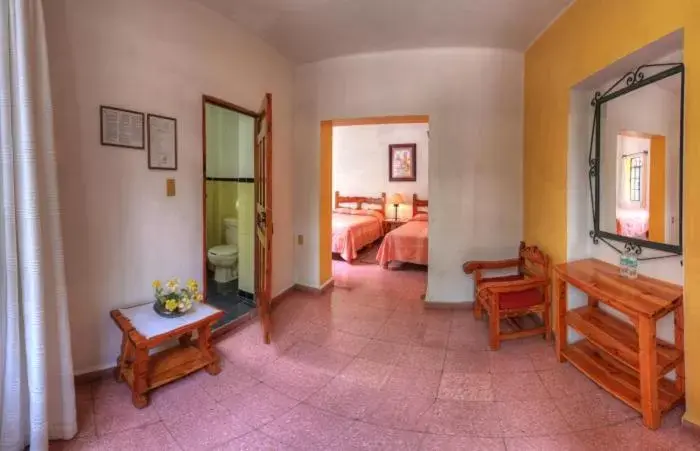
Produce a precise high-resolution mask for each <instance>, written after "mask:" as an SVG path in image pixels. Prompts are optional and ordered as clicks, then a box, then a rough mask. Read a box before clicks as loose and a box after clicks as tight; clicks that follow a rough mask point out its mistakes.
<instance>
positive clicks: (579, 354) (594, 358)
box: [563, 340, 683, 414]
mask: <svg viewBox="0 0 700 451" xmlns="http://www.w3.org/2000/svg"><path fill="white" fill-rule="evenodd" d="M563 354H564V357H565V358H566V360H568V361H569V362H570V363H571V364H572V365H573V366H575V367H576V368H577V369H578V370H579V371H581V372H582V373H583V374H585V375H586V376H588V377H589V378H590V379H591V380H592V381H594V382H595V383H596V384H598V385H600V386H601V387H602V388H603V389H605V390H606V391H607V392H608V393H610V394H612V395H613V396H615V397H616V398H617V399H619V400H620V401H622V402H624V403H625V404H627V405H628V406H630V407H631V408H633V409H634V410H636V411H637V412H639V413H640V414H644V409H643V408H642V393H641V390H640V378H639V373H637V372H635V371H633V370H631V369H629V368H628V367H626V366H624V365H621V364H619V363H618V362H617V361H615V360H614V359H612V358H610V357H609V356H608V355H607V354H606V353H604V352H601V351H599V350H598V349H597V348H596V347H595V346H593V345H592V344H590V343H589V342H588V341H587V340H581V341H579V342H577V343H575V344H572V345H569V346H567V348H566V350H564V351H563ZM658 399H659V400H658V402H659V412H660V413H661V414H664V413H666V412H668V411H669V410H671V409H673V408H674V407H675V406H676V405H677V404H678V403H680V402H681V401H683V392H681V391H678V389H677V388H676V387H675V385H674V383H673V382H672V381H670V380H668V379H665V378H663V377H662V378H660V379H659V387H658Z"/></svg>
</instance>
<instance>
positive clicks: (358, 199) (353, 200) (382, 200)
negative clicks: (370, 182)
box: [335, 191, 386, 213]
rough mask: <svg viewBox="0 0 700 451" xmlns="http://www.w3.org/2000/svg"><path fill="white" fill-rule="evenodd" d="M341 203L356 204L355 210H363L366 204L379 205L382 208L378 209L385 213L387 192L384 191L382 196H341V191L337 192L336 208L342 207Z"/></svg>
mask: <svg viewBox="0 0 700 451" xmlns="http://www.w3.org/2000/svg"><path fill="white" fill-rule="evenodd" d="M340 204H355V207H354V208H355V210H362V209H363V208H362V206H363V205H364V204H369V205H379V206H380V207H382V208H381V210H380V209H379V208H377V211H381V212H382V213H384V208H386V193H382V195H381V197H362V196H341V195H340V191H336V192H335V208H341V207H340Z"/></svg>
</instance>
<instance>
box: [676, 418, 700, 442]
mask: <svg viewBox="0 0 700 451" xmlns="http://www.w3.org/2000/svg"><path fill="white" fill-rule="evenodd" d="M687 416H688V414H687V413H686V414H685V415H683V419H682V420H681V426H682V427H683V429H685V430H687V431H690V432H692V433H693V434H695V435H696V436H697V437H698V439H700V424H698V423H695V422H694V421H690V419H689V418H686V417H687Z"/></svg>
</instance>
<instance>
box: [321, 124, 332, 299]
mask: <svg viewBox="0 0 700 451" xmlns="http://www.w3.org/2000/svg"><path fill="white" fill-rule="evenodd" d="M331 191H333V121H323V122H321V173H320V179H319V193H318V195H319V199H318V201H319V229H318V230H319V234H320V235H319V237H318V241H319V246H318V249H319V256H318V262H319V278H318V280H319V283H320V286H323V285H324V284H325V283H326V282H328V281H329V280H330V278H331V277H332V276H333V266H332V265H333V262H332V256H331V235H332V221H331V215H332V213H333V211H332V205H331V203H332V202H333V200H332V197H331Z"/></svg>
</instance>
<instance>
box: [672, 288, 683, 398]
mask: <svg viewBox="0 0 700 451" xmlns="http://www.w3.org/2000/svg"><path fill="white" fill-rule="evenodd" d="M673 316H674V319H673V325H674V327H675V337H674V338H675V340H674V341H675V345H676V349H678V350H680V351H681V354H683V340H684V332H685V331H684V329H683V303H682V302H681V304H680V305H679V306H678V307H676V310H675V311H674V314H673ZM676 389H678V391H680V392H681V393H685V359H683V360H682V361H681V362H680V363H679V364H678V365H676Z"/></svg>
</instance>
